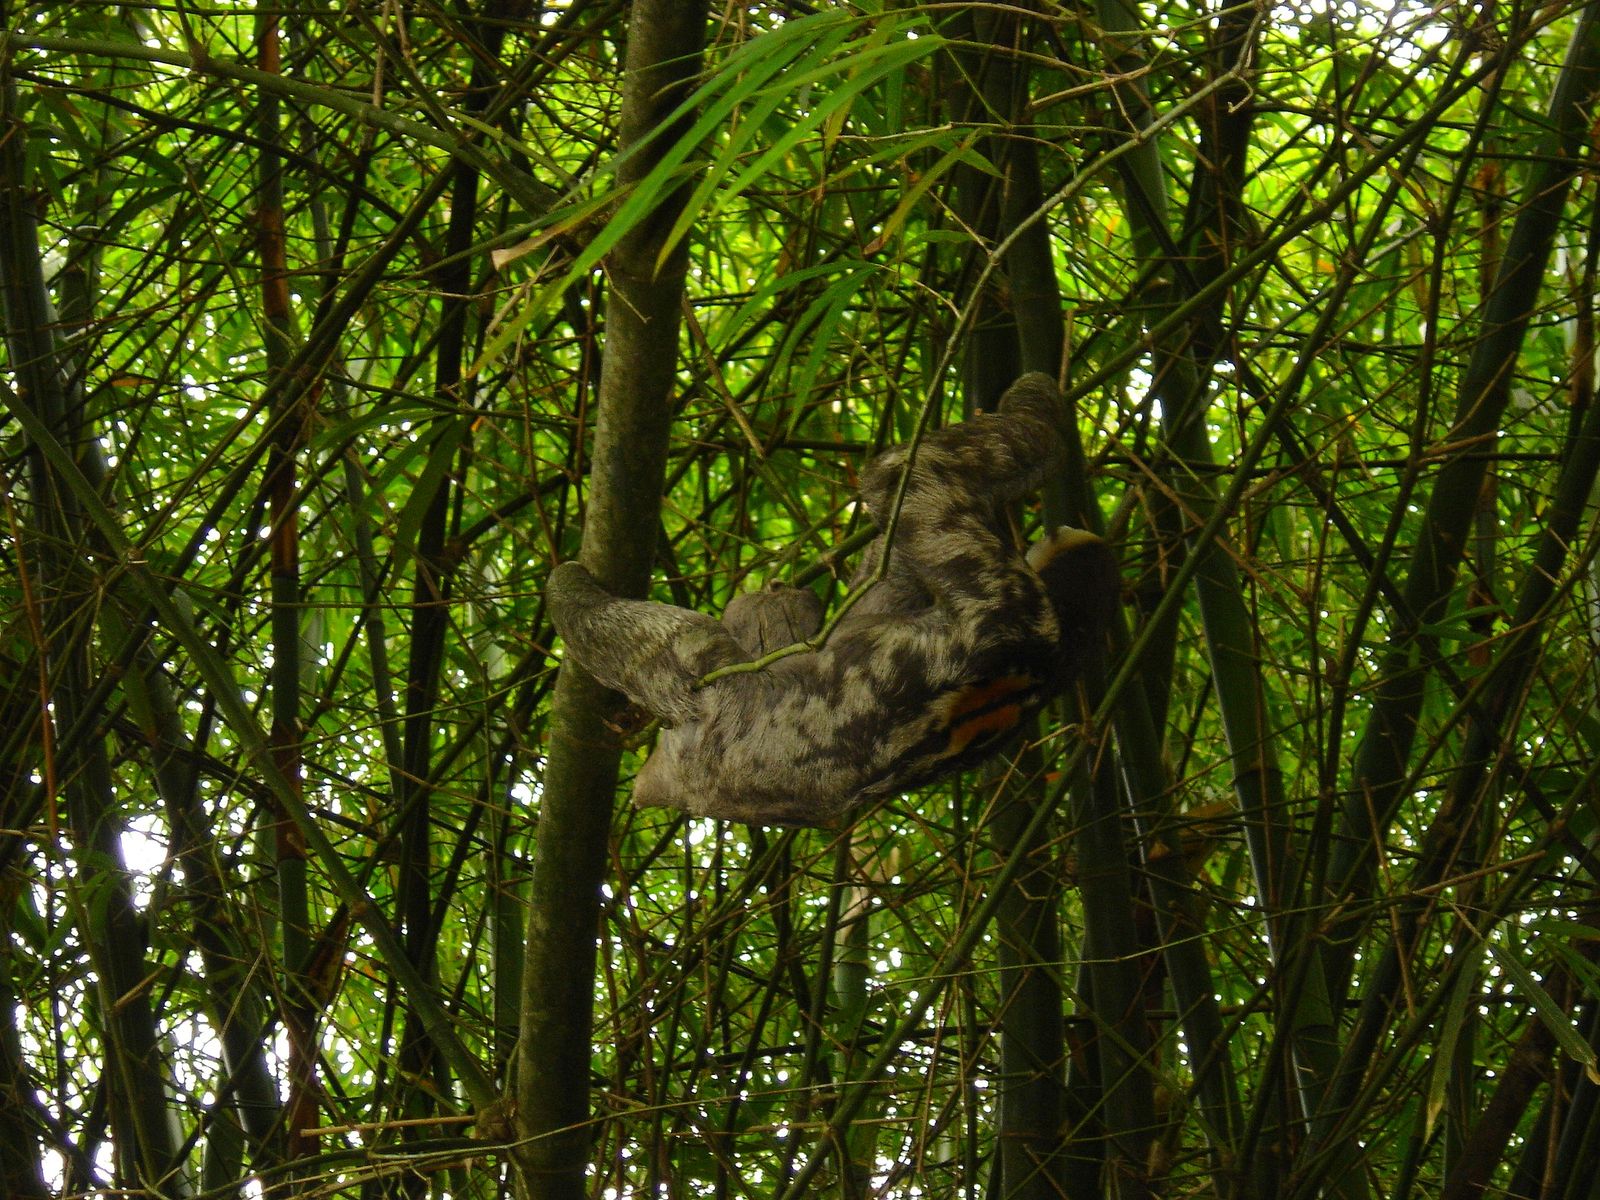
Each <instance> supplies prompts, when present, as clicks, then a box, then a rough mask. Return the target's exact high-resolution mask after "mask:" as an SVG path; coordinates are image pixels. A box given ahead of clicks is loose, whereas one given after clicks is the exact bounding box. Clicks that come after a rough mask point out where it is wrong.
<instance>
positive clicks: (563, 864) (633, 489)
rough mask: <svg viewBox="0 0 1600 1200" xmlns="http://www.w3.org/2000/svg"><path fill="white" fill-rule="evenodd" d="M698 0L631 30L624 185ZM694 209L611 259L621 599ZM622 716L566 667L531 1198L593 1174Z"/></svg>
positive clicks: (600, 562)
mask: <svg viewBox="0 0 1600 1200" xmlns="http://www.w3.org/2000/svg"><path fill="white" fill-rule="evenodd" d="M707 17H708V8H707V6H706V4H705V3H704V0H697V2H695V3H672V2H670V0H638V2H637V3H635V4H634V6H633V8H632V10H631V13H630V16H629V23H628V37H627V61H626V63H625V67H624V72H625V73H624V79H623V100H622V113H621V121H622V128H621V134H620V137H619V148H620V150H621V152H622V153H623V154H624V155H628V152H629V150H630V149H633V148H634V147H635V146H640V145H641V144H642V143H644V142H645V141H646V140H647V139H649V138H651V137H652V136H654V135H655V134H657V133H658V132H665V133H666V135H667V136H660V137H655V140H654V141H652V142H650V144H649V145H648V146H643V147H642V149H641V152H640V153H635V154H632V155H628V157H627V159H626V161H625V162H624V164H623V166H622V168H621V171H622V176H621V178H622V182H623V183H624V184H625V185H626V184H630V183H634V182H637V181H639V180H641V179H643V178H644V177H645V176H646V175H647V174H648V172H649V168H650V167H651V166H652V165H653V163H654V159H655V158H656V156H658V155H660V154H661V153H662V152H663V150H664V149H666V148H670V146H671V145H672V143H673V141H674V140H676V137H677V136H680V135H681V134H682V133H683V132H684V131H686V130H687V129H688V128H689V121H690V120H692V116H693V114H692V113H689V114H685V115H684V116H683V117H680V119H679V126H680V127H679V128H678V129H675V130H669V131H661V130H660V129H659V126H660V125H661V123H662V122H663V121H664V120H665V119H666V118H667V116H668V114H670V113H672V112H673V111H674V109H675V108H677V107H678V105H679V104H680V103H681V101H682V100H683V98H684V97H685V96H686V95H687V94H688V93H689V90H690V88H691V87H692V84H693V80H694V77H695V74H696V72H697V71H698V69H699V64H700V56H701V52H702V47H703V46H704V43H705V35H706V25H707ZM685 199H686V192H685V190H684V189H683V188H677V189H674V190H673V191H670V192H666V193H664V194H663V196H662V197H661V199H660V200H659V202H658V204H657V206H656V208H655V211H654V212H653V214H652V216H651V218H650V219H649V220H648V221H646V222H644V223H642V224H641V225H639V226H637V227H636V228H634V229H633V230H631V231H630V232H629V233H628V234H627V236H625V237H624V238H623V240H622V241H621V242H619V243H618V245H617V247H616V248H615V249H614V250H613V251H612V253H611V255H610V257H609V259H608V277H609V279H610V283H611V294H610V295H609V296H608V298H607V305H606V324H607V335H606V345H605V365H604V368H603V370H602V373H601V380H600V399H599V416H598V424H597V428H596V433H595V447H594V454H593V457H592V460H591V461H592V464H593V465H592V468H591V476H590V478H591V486H590V493H589V511H588V518H587V520H586V522H585V525H584V538H583V540H584V549H583V559H584V562H585V564H586V565H587V566H588V567H589V568H590V570H591V571H593V572H594V574H595V576H596V578H597V579H599V581H600V582H601V583H602V585H604V586H606V587H607V588H608V589H609V590H610V591H612V592H613V593H616V594H620V595H624V596H640V595H643V594H644V593H645V591H646V589H647V586H648V582H649V578H650V571H651V567H652V565H653V564H654V561H655V547H656V540H657V535H658V529H659V521H660V518H659V511H660V503H661V487H662V481H663V477H664V475H665V470H666V455H667V444H668V433H669V427H670V422H671V414H672V405H671V393H672V385H673V377H674V374H675V371H676V367H677V361H678V328H679V320H680V314H681V305H682V296H683V284H684V278H685V276H686V274H687V270H688V256H687V247H686V246H685V245H684V244H683V243H682V242H679V244H678V247H677V249H676V250H675V251H673V252H672V254H671V255H670V256H669V257H668V258H667V259H666V261H665V262H663V263H661V265H660V268H659V270H658V269H657V263H658V259H659V258H660V254H661V249H662V247H663V246H664V245H665V244H666V235H667V232H668V231H669V230H670V229H671V228H672V225H673V223H674V221H675V220H676V218H677V216H678V214H679V213H680V212H681V211H682V206H683V203H684V201H685ZM615 704H616V699H615V697H614V696H612V695H610V694H609V693H607V692H606V691H605V689H603V688H602V687H600V685H599V684H597V683H595V682H594V681H593V680H592V679H590V678H588V677H587V676H586V675H585V674H584V673H583V672H582V671H580V670H577V669H575V668H574V667H572V666H571V665H570V664H569V665H567V666H565V667H564V668H563V670H562V671H561V675H560V678H559V680H558V682H557V684H556V692H555V698H554V701H553V703H552V706H551V714H550V756H549V759H548V760H547V764H546V769H545V776H544V787H543V795H542V798H541V804H540V811H539V828H538V832H537V835H536V838H535V842H534V852H533V879H532V884H531V888H530V896H529V909H528V944H527V951H526V957H525V959H524V972H523V986H522V1044H521V1054H520V1060H519V1063H518V1068H517V1079H516V1091H515V1094H516V1116H515V1121H516V1129H517V1134H518V1137H519V1139H520V1140H521V1145H520V1147H519V1149H518V1150H517V1151H516V1153H515V1161H516V1163H517V1165H518V1168H519V1170H520V1172H521V1177H522V1188H523V1192H524V1194H525V1195H526V1196H527V1197H528V1198H529V1200H579V1198H580V1197H582V1196H583V1195H584V1193H585V1185H584V1173H585V1166H586V1164H587V1162H588V1157H589V1154H588V1143H589V1135H588V1130H587V1128H586V1121H587V1119H588V1112H589V1062H590V1053H591V1052H590V1045H589V1042H590V1030H591V1028H592V1024H593V1005H594V982H593V981H594V962H595V931H596V927H597V923H598V920H599V900H600V884H601V881H602V880H603V879H604V877H605V873H606V867H607V844H608V841H609V833H610V818H611V808H612V803H613V798H614V792H615V789H616V778H617V769H618V765H619V762H620V746H619V745H618V741H617V737H616V735H615V733H614V732H612V731H610V730H609V729H608V728H607V725H606V718H607V715H608V714H609V713H610V712H612V711H613V709H614V706H615Z"/></svg>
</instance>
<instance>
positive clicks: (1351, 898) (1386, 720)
mask: <svg viewBox="0 0 1600 1200" xmlns="http://www.w3.org/2000/svg"><path fill="white" fill-rule="evenodd" d="M1597 93H1600V10H1597V9H1596V7H1595V6H1593V5H1584V6H1583V7H1582V8H1581V9H1580V11H1579V14H1578V24H1577V27H1576V29H1575V30H1574V32H1573V36H1572V42H1571V44H1570V46H1569V48H1568V51H1567V58H1566V61H1565V62H1564V63H1563V65H1562V69H1561V74H1560V77H1559V78H1558V79H1557V81H1556V85H1555V89H1554V90H1553V92H1552V94H1551V98H1550V108H1549V112H1548V116H1547V122H1548V126H1547V130H1546V132H1545V134H1544V137H1543V138H1542V146H1541V148H1540V150H1539V152H1538V153H1537V154H1536V155H1535V157H1534V159H1533V163H1534V165H1533V167H1532V168H1531V170H1530V172H1529V176H1528V180H1527V184H1526V186H1525V188H1524V190H1523V200H1522V205H1521V207H1520V210H1519V212H1518V214H1517V219H1516V223H1515V225H1514V226H1513V227H1512V230H1511V236H1510V238H1509V240H1508V242H1507V245H1506V253H1505V257H1504V259H1502V261H1501V264H1500V270H1499V272H1498V274H1497V277H1496V281H1495V285H1494V288H1493V290H1492V291H1491V292H1490V293H1489V295H1488V297H1487V299H1486V301H1485V305H1484V314H1483V319H1482V322H1481V330H1482V336H1481V337H1480V338H1479V340H1478V341H1477V343H1476V344H1475V345H1474V347H1473V352H1472V357H1471V359H1470V360H1469V361H1468V364H1467V368H1466V370H1465V372H1464V373H1463V375H1462V378H1461V382H1460V384H1459V386H1458V389H1457V401H1456V413H1455V419H1454V421H1453V422H1452V428H1451V430H1450V434H1449V438H1450V440H1451V441H1452V442H1454V443H1456V444H1457V445H1460V446H1461V447H1463V448H1464V449H1470V448H1472V447H1474V446H1476V445H1477V444H1478V442H1479V441H1480V440H1481V439H1482V438H1484V437H1486V436H1488V435H1489V434H1491V433H1493V431H1494V430H1495V429H1496V428H1497V426H1498V423H1499V420H1500V416H1501V413H1502V412H1503V410H1504V408H1505V405H1506V402H1507V400H1508V399H1509V397H1510V394H1511V378H1512V369H1513V367H1514V365H1515V363H1516V361H1517V357H1518V355H1519V352H1520V350H1521V347H1522V341H1523V336H1524V334H1525V333H1526V331H1527V327H1528V322H1529V319H1530V317H1531V316H1532V314H1533V313H1534V311H1535V310H1536V309H1537V306H1538V302H1539V295H1540V292H1541V290H1542V285H1543V281H1544V276H1545V270H1546V266H1547V264H1548V261H1549V258H1550V253H1551V249H1552V247H1553V245H1554V241H1555V235H1556V229H1557V227H1558V225H1559V222H1560V217H1561V214H1562V212H1563V210H1564V208H1565V205H1566V197H1567V193H1568V190H1569V189H1570V186H1571V183H1572V180H1573V177H1574V176H1575V175H1576V173H1577V171H1578V169H1579V167H1580V166H1581V163H1582V158H1581V155H1582V150H1583V146H1584V142H1585V139H1586V138H1587V137H1588V134H1589V128H1590V113H1591V108H1592V105H1593V101H1594V97H1595V96H1596V94H1597ZM1484 469H1485V464H1484V462H1483V461H1482V460H1481V459H1480V458H1478V457H1477V456H1474V455H1471V454H1465V453H1459V454H1457V455H1456V456H1454V457H1452V458H1451V459H1449V460H1448V461H1447V462H1446V463H1445V464H1444V466H1443V467H1442V468H1441V469H1440V471H1439V474H1438V476H1437V478H1436V479H1435V481H1434V486H1433V491H1432V494H1431V495H1430V496H1429V498H1428V503H1427V505H1426V507H1425V509H1424V512H1423V518H1422V524H1421V528H1420V530H1419V533H1418V539H1417V545H1416V548H1415V550H1414V552H1413V558H1412V569H1411V573H1410V575H1409V576H1408V577H1407V580H1406V586H1405V591H1404V597H1405V612H1404V613H1403V614H1401V617H1402V619H1401V620H1400V621H1399V622H1398V623H1397V624H1398V627H1397V629H1396V631H1395V634H1394V636H1393V638H1392V640H1391V643H1390V647H1389V650H1388V652H1387V653H1386V654H1385V656H1384V660H1383V664H1382V665H1381V667H1380V668H1379V670H1378V671H1377V679H1378V680H1379V683H1378V687H1377V694H1376V696H1375V698H1374V700H1373V704H1372V709H1371V711H1370V713H1369V715H1368V720H1367V725H1366V728H1365V729H1364V731H1363V733H1362V737H1361V742H1360V744H1359V746H1358V747H1357V750H1356V758H1355V762H1354V764H1353V766H1352V768H1351V773H1350V779H1351V782H1350V787H1349V789H1348V790H1347V791H1346V793H1345V800H1344V804H1343V807H1342V810H1341V813H1340V821H1339V829H1338V830H1337V834H1336V837H1335V839H1334V843H1333V851H1332V855H1331V857H1330V865H1329V871H1328V878H1327V883H1326V892H1327V896H1326V898H1327V901H1328V903H1330V904H1332V905H1334V906H1336V907H1337V906H1346V912H1347V913H1348V915H1346V916H1345V917H1343V919H1341V920H1338V921H1336V923H1335V925H1334V926H1333V928H1332V930H1331V931H1330V936H1329V938H1328V939H1327V941H1325V942H1324V943H1323V949H1322V958H1323V969H1324V972H1325V975H1326V977H1327V979H1328V982H1329V987H1330V992H1331V994H1332V995H1334V996H1339V995H1342V994H1343V992H1344V990H1345V988H1346V986H1347V985H1348V981H1349V978H1350V974H1351V971H1352V969H1353V961H1354V954H1355V951H1356V948H1357V945H1358V941H1357V938H1358V936H1359V931H1360V928H1361V923H1362V921H1363V920H1364V917H1363V916H1362V915H1361V914H1362V911H1363V908H1364V906H1363V904H1362V901H1363V900H1364V899H1365V898H1366V896H1367V893H1368V892H1369V891H1370V889H1371V882H1372V878H1373V875H1374V872H1375V871H1376V862H1377V859H1376V855H1375V853H1374V847H1375V844H1376V843H1377V842H1378V841H1380V840H1381V839H1382V838H1383V837H1384V836H1385V834H1386V832H1387V830H1388V827H1389V824H1390V822H1391V821H1392V820H1393V819H1394V816H1395V814H1396V813H1397V812H1398V811H1399V810H1400V807H1401V805H1402V804H1403V803H1404V800H1405V794H1404V787H1403V785H1404V783H1405V780H1406V777H1407V763H1408V761H1409V759H1410V755H1411V747H1412V744H1413V742H1414V741H1415V738H1416V732H1417V718H1418V714H1419V712H1420V710H1421V706H1422V696H1423V689H1424V686H1425V684H1426V681H1427V678H1428V676H1429V675H1430V674H1431V672H1432V660H1433V656H1432V655H1429V654H1419V653H1418V651H1419V649H1420V648H1421V645H1420V642H1419V639H1422V638H1424V636H1425V635H1424V632H1423V631H1424V630H1425V629H1426V627H1427V626H1428V625H1429V624H1430V623H1431V622H1434V621H1437V620H1438V619H1439V617H1440V616H1441V615H1442V612H1443V609H1444V606H1445V605H1446V604H1447V603H1448V601H1449V597H1450V594H1451V591H1452V588H1453V586H1454V583H1455V576H1456V570H1457V568H1458V566H1459V565H1460V561H1461V553H1462V549H1463V547H1464V546H1465V540H1466V535H1467V531H1468V526H1469V524H1470V523H1471V520H1472V514H1473V510H1474V507H1475V505H1476V503H1477V496H1478V491H1479V485H1480V483H1481V481H1482V477H1483V472H1484Z"/></svg>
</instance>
